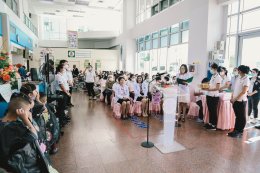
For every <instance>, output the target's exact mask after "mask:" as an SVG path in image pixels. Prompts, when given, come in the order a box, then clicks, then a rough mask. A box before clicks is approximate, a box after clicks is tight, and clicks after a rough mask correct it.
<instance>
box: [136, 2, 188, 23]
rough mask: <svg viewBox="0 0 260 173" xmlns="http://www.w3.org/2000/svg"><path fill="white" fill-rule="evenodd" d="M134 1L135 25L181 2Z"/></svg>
mask: <svg viewBox="0 0 260 173" xmlns="http://www.w3.org/2000/svg"><path fill="white" fill-rule="evenodd" d="M135 1H136V24H138V23H141V22H143V21H144V20H146V19H148V18H150V17H151V16H153V15H156V14H158V13H160V12H161V11H163V10H165V9H167V8H168V7H170V6H172V5H175V4H177V3H178V2H181V1H183V0H135Z"/></svg>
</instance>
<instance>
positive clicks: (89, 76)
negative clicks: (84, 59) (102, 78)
mask: <svg viewBox="0 0 260 173" xmlns="http://www.w3.org/2000/svg"><path fill="white" fill-rule="evenodd" d="M84 74H85V82H86V87H87V90H88V96H89V100H92V99H93V100H96V99H97V98H96V95H95V91H94V83H95V77H96V74H95V71H94V70H93V68H92V66H91V65H90V66H89V67H88V68H86V70H85V71H84Z"/></svg>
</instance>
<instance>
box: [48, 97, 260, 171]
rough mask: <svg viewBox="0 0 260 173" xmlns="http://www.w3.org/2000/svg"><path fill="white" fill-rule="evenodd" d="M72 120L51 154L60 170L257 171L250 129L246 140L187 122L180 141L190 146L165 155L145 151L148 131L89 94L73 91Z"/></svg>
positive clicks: (259, 156) (158, 133) (156, 127)
mask: <svg viewBox="0 0 260 173" xmlns="http://www.w3.org/2000/svg"><path fill="white" fill-rule="evenodd" d="M73 103H74V104H75V107H74V108H72V109H71V111H70V113H71V115H72V122H71V124H70V125H68V126H67V127H66V128H65V129H64V131H65V135H64V136H63V137H62V138H61V140H60V143H59V148H60V150H59V152H58V153H57V154H56V155H54V156H52V161H53V165H54V167H55V168H57V169H58V170H59V172H61V173H161V172H162V173H164V172H165V173H204V172H205V173H224V172H227V173H254V172H255V173H258V172H259V170H260V141H258V140H256V141H255V142H252V143H246V142H245V141H247V140H248V139H250V138H254V137H257V136H260V130H257V129H254V128H249V129H248V130H246V132H245V134H244V136H243V138H242V139H232V138H229V137H227V136H226V133H227V132H226V131H206V130H204V129H203V127H202V125H201V124H197V123H196V122H194V121H193V120H187V121H186V122H185V124H184V125H183V126H182V127H181V128H179V129H177V130H176V131H175V138H176V140H177V141H178V142H179V143H181V144H182V145H184V146H185V147H186V150H184V151H179V152H175V153H171V154H161V153H160V152H159V151H158V150H157V149H156V148H152V149H144V148H142V147H140V143H141V142H142V141H144V140H145V135H146V129H145V128H139V127H138V126H136V124H134V123H133V122H131V120H128V121H121V120H115V119H114V118H113V117H112V111H111V109H110V107H108V106H107V105H105V104H104V103H100V102H95V101H89V100H88V98H87V96H86V94H85V93H75V94H74V95H73ZM162 127H163V126H162V122H161V121H160V120H159V119H158V118H152V120H151V141H153V142H154V143H157V142H159V141H161V140H162Z"/></svg>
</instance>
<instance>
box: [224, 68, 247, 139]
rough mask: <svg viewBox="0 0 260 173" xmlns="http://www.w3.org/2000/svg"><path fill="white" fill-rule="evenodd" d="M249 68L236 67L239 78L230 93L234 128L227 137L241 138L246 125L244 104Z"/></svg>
mask: <svg viewBox="0 0 260 173" xmlns="http://www.w3.org/2000/svg"><path fill="white" fill-rule="evenodd" d="M249 70H250V69H249V67H247V66H244V65H241V66H239V67H238V74H239V77H238V78H237V81H236V83H235V86H234V91H233V93H232V98H231V100H230V101H231V103H232V104H233V109H234V112H235V116H236V121H235V128H234V131H233V132H229V133H228V136H229V137H233V138H235V137H241V136H242V134H243V131H244V128H245V125H246V104H247V91H248V87H249V85H250V80H249V78H248V76H247V74H248V72H249Z"/></svg>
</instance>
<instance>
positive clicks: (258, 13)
mask: <svg viewBox="0 0 260 173" xmlns="http://www.w3.org/2000/svg"><path fill="white" fill-rule="evenodd" d="M242 18H243V20H242V31H246V30H253V29H259V28H260V10H254V11H250V12H248V13H244V14H242Z"/></svg>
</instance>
